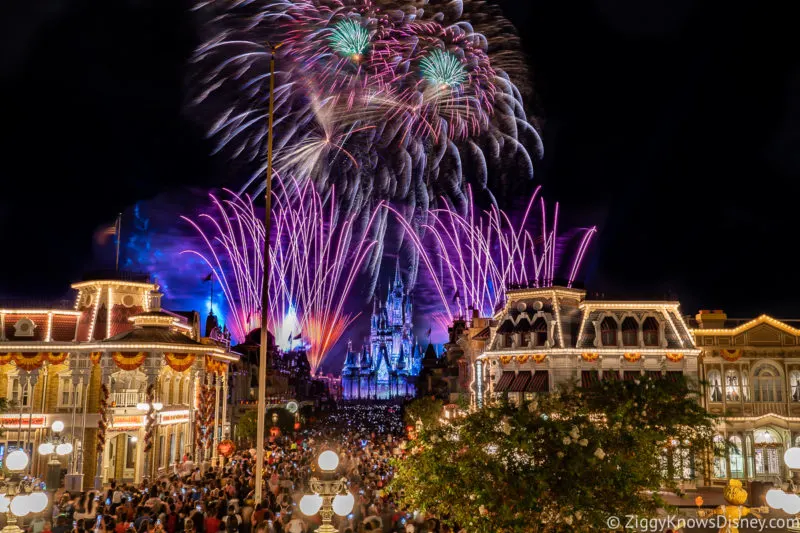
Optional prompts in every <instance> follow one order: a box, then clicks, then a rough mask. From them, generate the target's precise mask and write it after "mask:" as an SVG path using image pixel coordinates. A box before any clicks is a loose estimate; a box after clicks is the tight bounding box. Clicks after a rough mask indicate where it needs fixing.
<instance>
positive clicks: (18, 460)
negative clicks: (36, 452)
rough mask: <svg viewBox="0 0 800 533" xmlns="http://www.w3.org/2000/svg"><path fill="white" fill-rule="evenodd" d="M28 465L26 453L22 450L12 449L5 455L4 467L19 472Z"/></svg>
mask: <svg viewBox="0 0 800 533" xmlns="http://www.w3.org/2000/svg"><path fill="white" fill-rule="evenodd" d="M26 466H28V454H27V453H25V452H23V451H22V450H14V451H13V452H11V453H10V454H8V457H6V468H8V469H9V470H10V471H12V472H20V471H22V470H25V467H26Z"/></svg>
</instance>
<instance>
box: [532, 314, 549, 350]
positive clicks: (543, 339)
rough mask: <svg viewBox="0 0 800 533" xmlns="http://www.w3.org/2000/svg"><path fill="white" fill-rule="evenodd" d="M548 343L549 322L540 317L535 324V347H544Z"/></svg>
mask: <svg viewBox="0 0 800 533" xmlns="http://www.w3.org/2000/svg"><path fill="white" fill-rule="evenodd" d="M546 343H547V322H546V321H545V319H544V318H542V317H539V318H537V319H536V321H535V322H534V323H533V345H534V346H544V345H545V344H546Z"/></svg>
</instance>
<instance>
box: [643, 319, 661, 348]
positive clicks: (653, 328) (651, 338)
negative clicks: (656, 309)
mask: <svg viewBox="0 0 800 533" xmlns="http://www.w3.org/2000/svg"><path fill="white" fill-rule="evenodd" d="M642 336H643V337H644V345H645V346H658V321H656V319H655V318H653V317H651V316H649V317H647V318H645V319H644V324H642Z"/></svg>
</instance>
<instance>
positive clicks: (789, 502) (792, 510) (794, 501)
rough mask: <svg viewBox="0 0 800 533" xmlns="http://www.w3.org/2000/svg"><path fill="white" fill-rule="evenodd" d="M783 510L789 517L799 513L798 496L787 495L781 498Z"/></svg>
mask: <svg viewBox="0 0 800 533" xmlns="http://www.w3.org/2000/svg"><path fill="white" fill-rule="evenodd" d="M782 503H783V510H784V511H785V512H786V513H787V514H790V515H796V514H797V513H800V496H798V495H797V494H787V495H786V496H784V497H783V501H782Z"/></svg>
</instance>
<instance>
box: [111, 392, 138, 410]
mask: <svg viewBox="0 0 800 533" xmlns="http://www.w3.org/2000/svg"><path fill="white" fill-rule="evenodd" d="M109 399H110V400H111V405H112V406H114V407H136V404H137V403H145V402H147V397H146V395H145V393H143V392H139V391H124V392H112V393H111V398H109Z"/></svg>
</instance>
